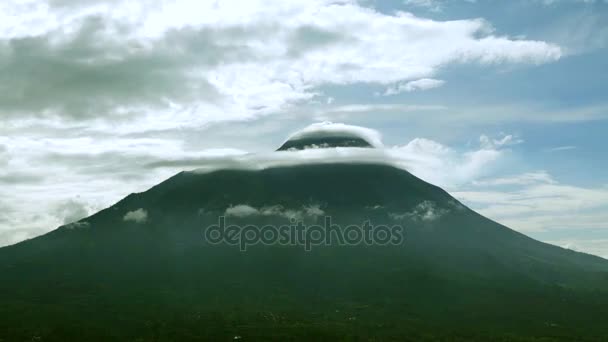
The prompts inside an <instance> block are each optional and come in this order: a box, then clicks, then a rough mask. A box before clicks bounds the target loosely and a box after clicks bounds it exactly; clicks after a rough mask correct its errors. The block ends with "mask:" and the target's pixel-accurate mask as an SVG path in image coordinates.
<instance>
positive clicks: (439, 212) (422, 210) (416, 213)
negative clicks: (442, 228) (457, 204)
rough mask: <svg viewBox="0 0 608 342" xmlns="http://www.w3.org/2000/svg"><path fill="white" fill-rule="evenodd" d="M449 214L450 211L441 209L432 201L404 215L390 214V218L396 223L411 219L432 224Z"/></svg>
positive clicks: (417, 206) (423, 203)
mask: <svg viewBox="0 0 608 342" xmlns="http://www.w3.org/2000/svg"><path fill="white" fill-rule="evenodd" d="M447 213H449V209H446V208H439V207H438V206H437V205H436V204H435V202H432V201H424V202H422V203H419V204H418V205H416V206H415V207H414V208H413V209H412V210H411V211H409V212H406V213H403V214H398V213H390V214H389V216H390V217H391V218H392V219H393V220H396V221H399V220H403V219H410V220H414V221H423V222H431V221H435V220H438V219H439V218H441V217H442V216H443V215H446V214H447Z"/></svg>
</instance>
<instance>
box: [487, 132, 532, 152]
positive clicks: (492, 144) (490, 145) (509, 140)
mask: <svg viewBox="0 0 608 342" xmlns="http://www.w3.org/2000/svg"><path fill="white" fill-rule="evenodd" d="M523 142H524V141H523V140H522V139H519V138H517V137H516V136H513V135H511V134H506V135H504V136H503V137H502V138H500V139H491V138H489V137H488V136H487V135H481V136H480V137H479V143H480V144H481V146H482V147H483V148H487V149H494V148H500V147H506V146H512V145H518V144H521V143H523Z"/></svg>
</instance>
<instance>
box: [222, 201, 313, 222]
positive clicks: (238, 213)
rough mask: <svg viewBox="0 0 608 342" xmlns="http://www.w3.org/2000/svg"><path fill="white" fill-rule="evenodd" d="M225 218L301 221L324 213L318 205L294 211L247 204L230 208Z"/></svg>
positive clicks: (277, 206) (278, 207)
mask: <svg viewBox="0 0 608 342" xmlns="http://www.w3.org/2000/svg"><path fill="white" fill-rule="evenodd" d="M224 215H225V216H226V217H239V218H243V217H250V216H275V217H284V218H287V219H290V220H291V219H293V220H301V219H303V218H317V217H319V216H323V215H325V211H323V209H321V206H320V205H318V204H310V205H306V206H302V207H300V208H296V209H289V208H285V207H283V206H282V205H278V204H277V205H267V206H263V207H261V208H255V207H252V206H250V205H247V204H238V205H235V206H231V207H229V208H227V209H226V211H225V212H224Z"/></svg>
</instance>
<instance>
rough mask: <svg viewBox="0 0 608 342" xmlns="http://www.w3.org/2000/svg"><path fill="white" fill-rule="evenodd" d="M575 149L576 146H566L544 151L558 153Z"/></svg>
mask: <svg viewBox="0 0 608 342" xmlns="http://www.w3.org/2000/svg"><path fill="white" fill-rule="evenodd" d="M575 149H576V146H572V145H568V146H557V147H552V148H548V149H547V150H546V151H547V152H559V151H570V150H575Z"/></svg>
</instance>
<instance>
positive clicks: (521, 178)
mask: <svg viewBox="0 0 608 342" xmlns="http://www.w3.org/2000/svg"><path fill="white" fill-rule="evenodd" d="M537 183H548V184H555V183H556V182H555V180H553V178H552V177H551V175H550V174H549V173H547V172H546V171H536V172H527V173H523V174H520V175H516V176H511V177H501V178H494V179H482V180H478V181H473V185H478V186H499V185H529V184H537Z"/></svg>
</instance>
